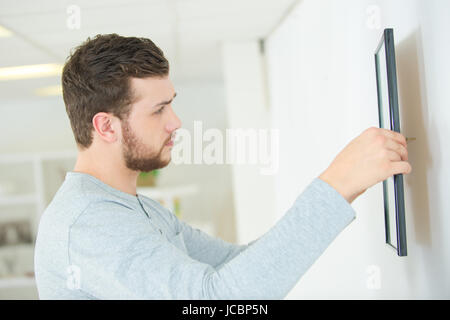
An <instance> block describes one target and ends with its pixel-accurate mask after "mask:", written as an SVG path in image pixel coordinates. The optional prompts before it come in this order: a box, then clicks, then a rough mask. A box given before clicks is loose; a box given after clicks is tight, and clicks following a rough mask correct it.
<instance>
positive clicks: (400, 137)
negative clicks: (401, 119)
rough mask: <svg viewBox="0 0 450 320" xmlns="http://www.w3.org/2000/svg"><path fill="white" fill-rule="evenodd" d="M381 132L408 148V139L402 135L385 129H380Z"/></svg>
mask: <svg viewBox="0 0 450 320" xmlns="http://www.w3.org/2000/svg"><path fill="white" fill-rule="evenodd" d="M380 129H381V132H382V133H383V134H384V135H385V136H386V137H388V138H391V139H394V140H395V141H397V142H398V143H401V144H402V145H404V146H405V147H406V138H405V136H403V135H402V134H401V133H398V132H395V131H393V130H388V129H384V128H380Z"/></svg>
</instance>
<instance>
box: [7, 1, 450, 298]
mask: <svg viewBox="0 0 450 320" xmlns="http://www.w3.org/2000/svg"><path fill="white" fill-rule="evenodd" d="M448 16H450V2H448V1H446V0H427V1H425V0H398V1H387V0H386V1H381V0H372V1H367V0H341V1H334V0H303V1H302V0H239V1H237V0H226V1H225V0H147V1H143V0H142V1H140V0H134V1H124V0H109V1H105V0H96V1H84V0H83V1H66V0H63V1H60V0H41V1H39V3H36V2H35V1H30V0H28V1H16V2H11V1H4V0H0V114H1V117H0V128H1V129H0V130H1V132H0V133H1V134H0V299H37V298H38V294H37V290H36V287H35V283H34V277H33V276H34V274H33V247H34V246H33V244H34V239H35V235H36V230H37V225H38V223H39V217H40V214H42V212H43V210H44V209H45V207H46V206H47V205H48V204H49V202H50V201H51V199H52V198H53V196H54V194H55V192H56V191H57V190H58V188H59V186H60V185H61V183H62V182H63V180H64V177H65V173H66V172H67V171H71V170H72V169H73V166H74V164H75V159H76V147H75V141H74V138H73V135H72V131H71V128H70V123H69V120H68V117H67V115H66V112H65V107H64V103H63V100H62V95H61V87H60V85H61V83H60V74H61V68H62V66H63V65H64V62H65V59H66V57H67V56H68V55H69V53H70V50H71V49H72V48H74V47H76V46H77V45H79V44H81V43H82V42H83V41H85V40H86V39H87V38H88V37H93V36H95V35H97V34H105V33H118V34H120V35H123V36H139V37H147V38H150V39H152V40H153V41H154V42H155V43H156V44H157V45H158V46H159V47H160V48H161V49H162V50H163V51H164V53H165V55H166V57H167V58H168V60H169V62H170V69H171V71H170V72H171V74H170V76H171V79H172V81H173V83H174V85H175V89H176V91H177V98H176V100H175V102H174V108H175V111H176V112H177V115H178V116H179V118H180V119H181V120H182V122H183V128H185V129H187V130H189V131H191V132H192V133H193V131H194V121H202V125H203V131H205V130H207V129H209V128H216V129H219V130H220V131H221V132H223V135H224V136H225V131H226V129H232V128H251V129H264V130H267V129H269V128H271V129H276V130H278V131H279V134H280V139H279V146H278V147H279V148H277V149H276V153H277V156H278V158H279V168H278V170H277V171H276V172H275V173H274V174H273V175H263V174H261V172H260V166H258V165H250V164H248V165H239V164H226V163H225V164H211V165H207V164H180V165H176V164H174V163H171V164H170V165H169V166H168V167H166V168H164V169H162V170H159V171H158V172H156V173H155V174H153V175H152V176H151V177H149V176H147V177H144V176H143V177H141V179H140V190H141V192H142V193H144V192H145V193H146V194H148V195H149V196H151V197H153V198H155V199H158V200H159V201H160V202H161V203H163V205H165V206H167V207H168V208H170V209H171V210H173V211H174V212H175V213H176V214H177V216H179V217H180V219H183V220H184V221H186V222H188V223H189V224H191V225H192V226H194V227H197V228H200V229H202V230H203V231H205V232H207V233H209V234H211V235H213V236H216V237H220V238H222V239H224V240H226V241H230V242H233V243H247V242H249V241H251V240H254V239H256V238H257V237H259V236H261V235H262V234H264V232H266V231H267V230H268V229H269V228H270V226H272V225H273V224H275V223H276V221H277V220H278V219H279V218H281V217H282V216H283V214H284V213H285V212H286V210H288V209H289V208H290V206H291V205H292V203H293V201H294V200H295V198H296V197H297V196H298V195H299V194H300V193H301V192H302V190H303V189H304V188H305V187H306V186H307V185H308V184H309V183H310V182H311V181H312V179H314V178H315V177H317V176H318V175H319V174H320V173H321V172H322V171H323V170H325V169H326V167H327V166H328V165H329V164H330V163H331V161H332V160H333V158H334V157H335V156H336V154H337V153H338V152H339V151H340V150H341V149H342V148H343V147H345V145H346V144H347V143H348V142H350V140H351V139H353V138H354V137H356V136H357V135H359V134H360V133H361V132H362V131H363V130H364V129H366V128H368V127H370V126H378V110H377V97H376V81H375V66H374V52H375V49H376V46H377V44H378V42H379V40H380V38H381V35H382V31H383V29H384V28H387V27H392V28H394V34H395V44H396V54H397V69H398V70H397V72H398V82H399V98H400V113H401V118H400V123H401V128H402V133H403V134H404V135H405V136H407V137H415V138H416V140H415V141H413V142H412V143H411V144H410V146H408V151H409V159H410V163H411V165H412V167H413V171H412V173H411V174H410V175H408V176H405V177H404V179H405V197H406V198H405V201H406V203H405V206H406V223H407V237H408V256H407V257H402V258H400V257H398V256H397V255H396V253H395V251H393V250H391V249H390V248H388V247H387V246H386V244H385V243H384V242H385V238H384V236H385V235H384V211H383V210H384V207H383V198H382V196H383V195H382V184H381V183H380V184H378V185H376V186H374V187H372V188H370V189H369V190H368V191H367V192H366V193H364V194H363V195H362V196H361V197H359V198H358V199H357V200H356V201H355V202H353V204H352V206H353V207H354V208H355V210H356V212H357V219H356V220H355V221H353V222H352V224H351V225H350V226H349V227H348V228H347V229H346V230H345V231H344V232H343V233H341V234H340V235H339V236H338V238H337V239H336V240H335V241H334V242H333V244H332V245H331V246H330V247H329V248H328V249H327V250H326V251H325V253H324V254H323V255H322V256H321V257H320V258H319V260H318V261H317V262H316V263H315V264H314V265H313V266H312V267H311V269H310V270H308V272H307V273H306V274H305V275H304V276H303V277H302V278H301V279H300V281H299V283H298V285H297V286H296V287H295V288H294V289H293V290H292V291H291V292H290V294H289V295H288V299H314V298H322V299H323V298H325V299H348V298H354V299H355V298H356V299H380V298H382V299H430V298H434V299H441V298H447V299H448V298H450V274H449V271H448V270H450V238H449V235H448V232H446V231H447V228H449V227H450V217H449V215H448V214H447V213H448V212H450V200H449V199H450V198H449V197H448V196H447V195H446V192H445V190H446V188H447V187H449V185H448V184H449V181H450V179H449V178H450V175H449V169H448V167H445V166H444V164H445V163H449V161H448V160H450V159H449V148H446V147H445V139H448V138H450V132H449V130H450V129H449V128H450V127H449V126H448V122H449V120H450V111H449V110H450V108H448V106H449V103H450V96H449V92H450V90H448V89H447V87H448V86H449V85H450V63H449V61H448V58H447V57H448V56H450V42H449V41H448V33H449V31H450V22H449V20H448ZM138 192H139V191H138ZM299 254H301V252H299Z"/></svg>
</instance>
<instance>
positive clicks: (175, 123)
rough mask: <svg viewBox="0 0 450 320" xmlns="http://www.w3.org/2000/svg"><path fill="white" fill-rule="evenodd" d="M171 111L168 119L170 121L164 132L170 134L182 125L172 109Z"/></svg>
mask: <svg viewBox="0 0 450 320" xmlns="http://www.w3.org/2000/svg"><path fill="white" fill-rule="evenodd" d="M171 109H172V108H171ZM171 111H172V114H171V117H170V121H169V122H168V123H167V124H166V130H167V131H168V132H170V133H172V132H173V131H175V130H177V129H179V128H181V125H182V123H181V120H180V118H178V116H177V115H176V114H175V112H174V111H173V109H172V110H171Z"/></svg>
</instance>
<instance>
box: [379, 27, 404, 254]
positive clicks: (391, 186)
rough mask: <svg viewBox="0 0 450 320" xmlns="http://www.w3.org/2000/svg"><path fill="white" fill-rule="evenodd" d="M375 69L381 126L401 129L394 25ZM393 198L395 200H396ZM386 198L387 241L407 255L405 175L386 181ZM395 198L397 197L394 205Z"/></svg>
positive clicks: (387, 32)
mask: <svg viewBox="0 0 450 320" xmlns="http://www.w3.org/2000/svg"><path fill="white" fill-rule="evenodd" d="M375 71H376V79H377V96H378V120H379V126H380V128H385V129H389V130H392V131H395V132H400V117H399V106H398V91H397V67H396V63H395V46H394V30H393V29H392V28H387V29H384V31H383V35H382V37H381V40H380V42H379V44H378V46H377V49H376V50H375ZM392 182H393V183H392ZM393 197H394V199H392V198H393ZM383 200H384V221H385V234H386V243H387V244H388V245H389V246H390V247H392V248H394V249H396V250H397V254H398V255H399V256H406V255H407V243H406V220H405V196H404V188H403V175H402V174H397V175H394V176H393V177H390V178H388V179H386V180H385V181H383ZM393 200H395V204H394V205H393V203H394V201H393ZM393 211H394V212H393ZM394 219H395V224H394V221H393V220H394ZM394 228H395V229H394Z"/></svg>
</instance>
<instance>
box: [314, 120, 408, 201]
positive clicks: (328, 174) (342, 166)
mask: <svg viewBox="0 0 450 320" xmlns="http://www.w3.org/2000/svg"><path fill="white" fill-rule="evenodd" d="M411 170H412V167H411V165H410V164H409V163H408V150H407V145H406V138H405V137H404V136H403V135H402V134H400V133H398V132H395V131H392V130H387V129H382V128H376V127H371V128H369V129H366V130H364V132H363V133H361V134H360V135H359V136H358V137H356V138H355V139H353V140H352V141H351V142H350V143H349V144H348V145H347V146H346V147H345V148H344V149H343V150H342V151H341V152H340V153H339V154H338V155H337V156H336V158H335V159H334V160H333V162H332V163H331V164H330V166H329V167H328V168H327V169H326V170H325V171H324V172H323V173H322V174H321V175H320V176H319V178H320V179H322V180H323V181H325V182H327V183H328V184H329V185H331V186H332V187H333V188H335V189H336V191H338V192H339V193H340V194H341V195H342V196H343V197H344V198H345V199H346V200H347V201H348V202H349V203H352V202H353V200H355V199H356V198H357V197H359V196H360V195H361V194H363V193H364V192H365V191H366V190H367V189H368V188H370V187H371V186H373V185H375V184H377V183H378V182H381V181H384V180H386V179H387V178H388V177H391V176H393V175H395V174H408V173H410V172H411Z"/></svg>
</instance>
